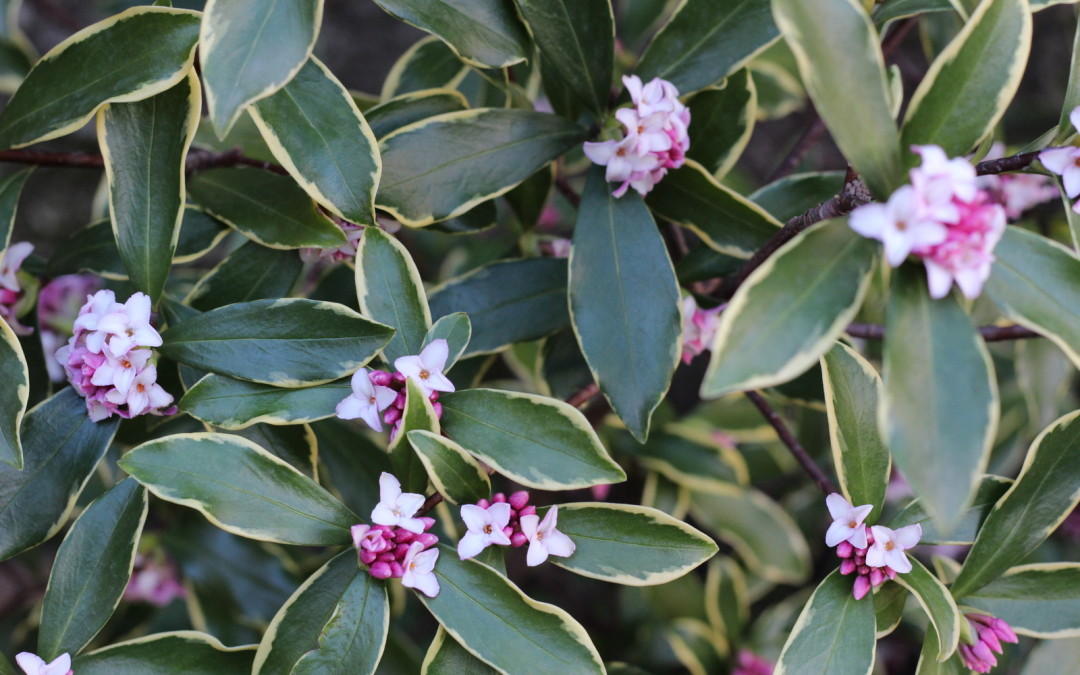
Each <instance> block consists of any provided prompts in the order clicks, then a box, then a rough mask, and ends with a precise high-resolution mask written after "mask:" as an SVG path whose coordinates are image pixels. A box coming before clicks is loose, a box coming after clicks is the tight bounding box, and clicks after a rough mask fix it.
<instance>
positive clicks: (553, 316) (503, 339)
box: [431, 258, 570, 356]
mask: <svg viewBox="0 0 1080 675" xmlns="http://www.w3.org/2000/svg"><path fill="white" fill-rule="evenodd" d="M431 312H432V314H433V315H434V316H440V317H446V316H449V315H451V314H453V313H455V312H464V313H465V314H467V315H468V316H469V321H470V322H471V325H472V337H471V338H470V340H469V346H468V348H467V349H466V350H465V355H466V356H475V355H476V354H490V353H492V352H497V351H500V350H502V349H505V348H506V347H508V346H510V345H512V344H515V343H518V342H529V341H531V340H536V339H539V338H542V337H546V336H548V335H551V334H552V333H555V332H557V331H559V330H561V329H562V328H564V327H566V325H567V324H568V323H569V321H570V316H569V310H568V308H567V302H566V261H565V260H562V259H560V258H528V259H523V260H500V261H498V262H495V263H491V264H489V265H484V266H482V267H478V268H476V269H474V270H472V271H470V272H469V273H467V274H465V275H464V276H461V277H458V278H456V279H451V280H450V281H448V282H446V283H445V284H443V285H441V286H439V287H438V288H437V289H435V290H434V291H432V293H431Z"/></svg>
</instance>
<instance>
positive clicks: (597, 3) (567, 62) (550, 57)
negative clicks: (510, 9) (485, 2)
mask: <svg viewBox="0 0 1080 675" xmlns="http://www.w3.org/2000/svg"><path fill="white" fill-rule="evenodd" d="M517 6H518V10H519V11H520V12H521V16H522V18H524V19H525V23H527V24H528V26H529V32H530V33H531V34H532V38H533V40H535V41H536V46H537V47H538V48H539V49H540V57H541V58H542V59H544V60H545V62H546V63H548V65H549V66H550V67H551V69H552V70H553V71H555V72H556V73H558V75H559V77H560V78H561V79H562V81H563V82H564V83H566V85H567V86H568V87H570V89H571V90H572V91H573V92H574V94H575V95H577V97H578V98H579V99H581V102H582V103H584V104H585V105H586V107H588V109H589V110H591V111H592V112H593V113H594V114H595V115H597V117H599V115H600V113H602V112H604V110H605V109H606V108H607V102H608V96H609V93H610V90H611V72H612V68H613V65H614V63H613V61H614V59H613V56H612V55H613V53H614V51H615V17H614V15H613V14H612V12H611V3H610V2H609V1H608V0H554V1H552V0H517Z"/></svg>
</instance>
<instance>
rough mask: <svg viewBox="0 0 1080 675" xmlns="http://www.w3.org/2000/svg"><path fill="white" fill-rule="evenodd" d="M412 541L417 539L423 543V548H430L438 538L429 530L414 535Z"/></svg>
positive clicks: (437, 541)
mask: <svg viewBox="0 0 1080 675" xmlns="http://www.w3.org/2000/svg"><path fill="white" fill-rule="evenodd" d="M414 541H418V542H420V543H421V544H423V545H424V548H431V547H432V546H434V545H435V544H437V543H439V538H438V537H436V536H435V535H433V534H431V533H429V532H425V533H423V534H418V535H416V538H415V539H414Z"/></svg>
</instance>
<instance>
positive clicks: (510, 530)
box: [503, 525, 514, 537]
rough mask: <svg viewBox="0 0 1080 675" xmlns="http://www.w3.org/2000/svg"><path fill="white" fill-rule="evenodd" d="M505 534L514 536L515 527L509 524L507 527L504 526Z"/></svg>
mask: <svg viewBox="0 0 1080 675" xmlns="http://www.w3.org/2000/svg"><path fill="white" fill-rule="evenodd" d="M503 534H505V535H506V536H507V537H512V536H514V528H512V527H510V526H509V525H507V526H506V527H504V528H503Z"/></svg>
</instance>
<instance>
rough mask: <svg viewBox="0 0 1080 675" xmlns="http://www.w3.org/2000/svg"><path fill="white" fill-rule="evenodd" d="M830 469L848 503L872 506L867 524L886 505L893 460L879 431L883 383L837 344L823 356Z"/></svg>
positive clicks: (864, 363) (856, 356)
mask: <svg viewBox="0 0 1080 675" xmlns="http://www.w3.org/2000/svg"><path fill="white" fill-rule="evenodd" d="M821 370H822V375H823V380H824V384H825V405H826V409H827V411H828V415H829V438H830V439H831V440H832V456H833V465H834V466H835V467H836V477H837V478H838V479H839V480H840V489H841V490H842V491H843V493H844V497H846V498H847V500H848V501H849V502H850V503H852V504H871V505H873V507H874V510H873V511H872V512H871V516H870V520H869V521H867V522H868V523H869V524H873V523H875V522H877V520H878V518H879V517H880V516H881V507H882V505H883V504H884V503H885V488H887V487H888V485H889V471H890V469H891V468H892V460H891V459H890V457H889V450H888V449H887V448H886V447H885V443H884V442H883V441H882V439H881V433H880V432H879V431H878V421H877V418H878V402H879V401H880V400H881V397H882V392H881V378H880V377H878V374H877V372H876V371H875V370H874V367H873V366H871V365H870V363H869V362H867V361H866V359H864V358H863V357H862V356H860V355H859V353H858V352H856V351H855V350H854V349H851V348H850V347H848V346H847V345H845V344H843V343H837V344H836V346H834V347H833V348H832V349H831V350H829V351H828V352H827V353H826V354H825V355H824V356H822V357H821Z"/></svg>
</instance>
